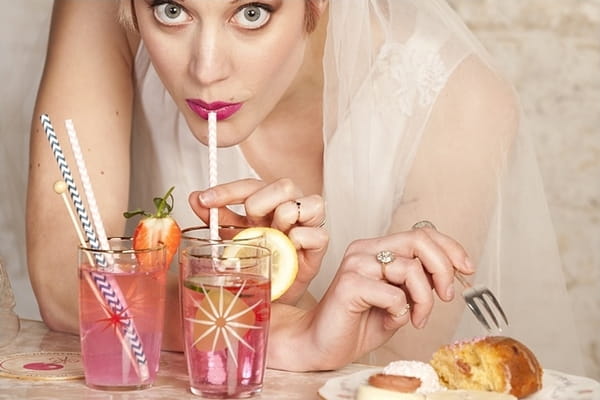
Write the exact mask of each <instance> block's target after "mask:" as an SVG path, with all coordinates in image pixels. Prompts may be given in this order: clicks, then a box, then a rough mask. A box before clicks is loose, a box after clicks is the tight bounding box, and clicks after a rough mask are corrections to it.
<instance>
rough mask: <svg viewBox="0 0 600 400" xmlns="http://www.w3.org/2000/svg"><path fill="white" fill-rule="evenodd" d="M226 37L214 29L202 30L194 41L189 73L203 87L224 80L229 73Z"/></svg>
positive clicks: (229, 61)
mask: <svg viewBox="0 0 600 400" xmlns="http://www.w3.org/2000/svg"><path fill="white" fill-rule="evenodd" d="M225 37H226V35H224V34H220V33H219V31H218V30H216V29H202V30H201V31H200V32H199V33H198V34H197V38H196V40H195V41H194V49H193V50H192V51H193V56H192V58H191V61H190V65H189V68H190V73H191V74H192V75H193V76H194V77H195V79H197V80H198V82H199V83H201V84H203V85H209V84H211V83H215V82H219V81H222V80H224V79H226V78H227V77H228V76H229V73H230V71H231V58H230V51H229V50H230V49H229V48H228V46H227V43H226V39H225Z"/></svg>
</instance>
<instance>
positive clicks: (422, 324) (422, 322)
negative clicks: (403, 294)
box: [417, 317, 427, 329]
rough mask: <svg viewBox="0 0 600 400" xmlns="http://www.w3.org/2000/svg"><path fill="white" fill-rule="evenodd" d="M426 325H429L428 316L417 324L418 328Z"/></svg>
mask: <svg viewBox="0 0 600 400" xmlns="http://www.w3.org/2000/svg"><path fill="white" fill-rule="evenodd" d="M425 325H427V317H425V318H423V320H422V321H421V322H419V324H418V325H417V328H418V329H423V328H425Z"/></svg>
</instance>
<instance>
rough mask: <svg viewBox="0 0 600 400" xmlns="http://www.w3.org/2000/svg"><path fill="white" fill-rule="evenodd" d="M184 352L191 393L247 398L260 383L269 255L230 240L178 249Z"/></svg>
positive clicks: (267, 312)
mask: <svg viewBox="0 0 600 400" xmlns="http://www.w3.org/2000/svg"><path fill="white" fill-rule="evenodd" d="M179 260H180V295H181V304H182V319H183V330H184V350H185V355H186V360H187V366H188V374H189V379H190V387H191V391H192V393H194V394H197V395H200V396H203V397H210V398H241V397H250V396H252V395H253V394H254V393H257V392H259V391H260V390H261V389H262V385H263V376H264V371H265V365H266V349H267V337H268V331H269V318H270V312H271V302H270V297H271V291H270V267H271V254H270V251H269V250H268V249H266V248H264V247H260V246H255V245H248V244H240V243H234V242H220V243H217V242H212V243H206V244H200V243H196V244H194V243H192V244H191V245H189V246H187V247H182V248H181V249H180V255H179Z"/></svg>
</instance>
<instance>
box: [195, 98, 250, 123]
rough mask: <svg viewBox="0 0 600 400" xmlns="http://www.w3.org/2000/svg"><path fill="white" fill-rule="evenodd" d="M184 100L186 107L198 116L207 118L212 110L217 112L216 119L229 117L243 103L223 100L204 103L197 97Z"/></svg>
mask: <svg viewBox="0 0 600 400" xmlns="http://www.w3.org/2000/svg"><path fill="white" fill-rule="evenodd" d="M186 102H187V104H188V107H189V108H190V109H191V110H192V111H193V112H195V113H196V114H198V115H199V116H200V118H202V119H206V120H208V113H209V112H211V111H214V112H216V113H217V120H219V121H221V120H224V119H227V118H229V117H231V116H232V115H233V114H235V113H236V112H237V111H238V110H239V109H240V108H242V105H243V103H226V102H224V101H215V102H213V103H206V102H204V101H202V100H198V99H187V100H186Z"/></svg>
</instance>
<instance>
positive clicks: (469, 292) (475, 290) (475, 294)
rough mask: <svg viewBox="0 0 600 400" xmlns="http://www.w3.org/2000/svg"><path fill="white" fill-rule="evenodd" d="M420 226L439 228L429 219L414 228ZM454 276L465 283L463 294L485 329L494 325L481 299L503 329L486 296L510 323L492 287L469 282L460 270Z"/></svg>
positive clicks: (496, 324) (496, 323)
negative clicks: (487, 317)
mask: <svg viewBox="0 0 600 400" xmlns="http://www.w3.org/2000/svg"><path fill="white" fill-rule="evenodd" d="M419 228H432V229H434V230H437V228H436V227H435V225H434V224H433V222H431V221H427V220H423V221H419V222H417V223H416V224H414V225H413V226H412V229H419ZM454 276H455V277H456V279H457V280H458V281H459V282H460V283H461V285H463V288H464V290H463V292H462V296H463V298H464V299H465V302H466V303H467V307H469V309H470V310H471V312H473V314H475V317H476V318H477V320H478V321H479V322H480V323H481V325H483V326H484V327H485V329H487V330H488V331H491V330H492V327H491V326H490V324H489V322H488V321H487V319H486V318H485V316H484V315H483V312H482V311H481V308H479V306H478V305H477V302H476V300H479V302H481V304H482V305H483V308H484V309H485V311H486V312H487V314H488V315H489V316H490V318H491V319H492V321H494V325H495V326H496V328H498V330H502V329H501V328H500V323H499V322H498V318H497V317H496V314H495V313H494V312H493V310H492V307H491V306H490V304H489V303H488V302H487V300H486V297H487V298H489V299H490V300H491V301H492V304H493V306H494V307H495V309H496V310H497V312H498V313H500V315H501V316H502V319H503V320H504V323H505V324H506V325H508V319H507V318H506V314H505V313H504V310H503V309H502V307H501V306H500V302H499V301H498V299H497V298H496V296H494V293H492V291H491V290H490V289H488V288H486V287H485V286H482V285H477V286H472V285H471V284H470V283H469V281H467V279H466V278H465V276H464V275H463V274H461V273H460V272H458V271H457V270H454Z"/></svg>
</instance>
